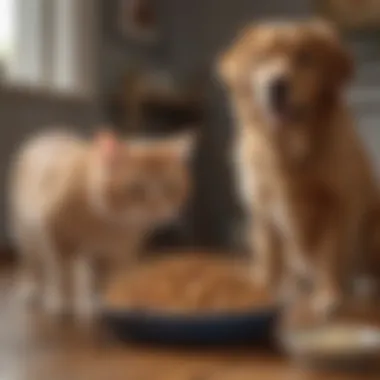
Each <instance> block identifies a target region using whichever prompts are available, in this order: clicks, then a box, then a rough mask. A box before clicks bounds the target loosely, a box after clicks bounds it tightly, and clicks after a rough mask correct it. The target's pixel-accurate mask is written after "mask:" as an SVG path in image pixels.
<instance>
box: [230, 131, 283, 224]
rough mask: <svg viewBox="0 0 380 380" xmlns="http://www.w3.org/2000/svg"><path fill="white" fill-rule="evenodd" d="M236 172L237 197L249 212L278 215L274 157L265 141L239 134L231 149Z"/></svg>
mask: <svg viewBox="0 0 380 380" xmlns="http://www.w3.org/2000/svg"><path fill="white" fill-rule="evenodd" d="M234 161H235V171H236V174H237V184H238V191H239V195H240V199H241V201H242V203H243V206H244V207H245V208H246V209H247V211H248V212H250V211H251V210H253V209H255V211H256V212H260V210H266V212H268V210H270V213H271V214H272V217H274V218H276V219H277V217H278V210H277V209H278V207H277V205H278V203H279V201H280V192H281V185H280V184H279V183H278V182H279V175H278V173H277V169H276V163H275V157H274V156H273V155H271V152H270V150H269V149H268V147H267V146H266V142H265V141H264V140H260V139H253V138H250V136H247V135H242V136H240V137H239V138H238V139H237V141H236V145H235V151H234Z"/></svg>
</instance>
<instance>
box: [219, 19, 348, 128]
mask: <svg viewBox="0 0 380 380" xmlns="http://www.w3.org/2000/svg"><path fill="white" fill-rule="evenodd" d="M218 65H219V67H218V69H219V70H218V71H219V74H220V76H221V78H222V80H223V82H224V83H225V84H226V85H227V87H228V88H229V91H230V93H231V95H232V96H233V97H234V98H235V99H237V100H238V101H239V104H240V105H242V106H243V108H244V109H250V110H251V111H250V112H254V115H255V116H256V117H257V116H259V117H260V118H262V119H264V120H265V121H267V122H268V123H269V124H276V125H278V124H281V125H282V124H289V123H293V122H301V121H302V120H304V119H305V118H307V117H308V115H311V114H315V113H316V112H319V111H320V109H321V107H322V106H323V105H324V104H326V102H331V101H332V100H333V99H335V98H336V97H338V96H339V95H340V93H341V91H342V88H343V87H344V85H345V84H346V83H347V81H348V80H349V79H350V77H351V73H352V62H351V60H350V58H349V56H348V54H347V52H346V51H345V49H344V48H343V46H342V44H341V42H340V40H339V37H338V35H337V33H336V32H335V31H334V29H333V28H332V27H331V26H330V25H328V24H327V23H325V22H323V21H309V22H301V21H300V22H294V23H293V22H291V23H273V24H263V25H257V26H253V27H249V28H248V29H246V30H245V31H244V32H243V34H242V36H241V37H240V38H239V39H238V40H237V42H235V43H234V44H233V46H232V47H231V48H230V49H229V50H228V51H227V52H225V54H224V55H223V56H222V58H221V59H220V60H219V62H218Z"/></svg>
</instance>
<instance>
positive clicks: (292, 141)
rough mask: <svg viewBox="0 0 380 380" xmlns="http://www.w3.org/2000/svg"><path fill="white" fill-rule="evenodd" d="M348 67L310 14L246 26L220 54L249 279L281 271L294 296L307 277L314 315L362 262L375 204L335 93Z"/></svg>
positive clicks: (284, 287) (372, 185)
mask: <svg viewBox="0 0 380 380" xmlns="http://www.w3.org/2000/svg"><path fill="white" fill-rule="evenodd" d="M351 66H352V63H351V61H350V59H349V57H348V56H347V54H346V52H345V50H344V48H343V47H342V45H341V43H340V41H339V38H338V36H337V35H336V33H335V31H334V30H333V29H332V28H331V26H330V25H327V24H325V23H324V22H321V21H318V20H316V21H310V22H304V21H302V22H294V23H293V22H284V23H272V24H271V23H269V24H263V25H254V26H252V27H249V28H247V29H246V30H245V31H244V33H243V35H242V36H241V37H239V39H238V40H237V42H236V43H234V44H233V46H232V47H231V48H230V49H228V51H227V52H226V53H225V54H224V56H223V57H222V58H221V59H220V61H219V72H220V74H221V77H222V78H223V81H224V83H225V84H226V86H227V88H228V91H229V95H230V98H231V103H232V108H233V111H234V114H235V117H236V127H237V129H236V132H237V139H236V144H235V153H236V156H235V157H236V161H237V170H238V172H239V173H240V175H239V179H238V182H239V185H240V189H241V195H242V199H243V200H244V204H245V206H246V209H247V210H248V211H249V212H250V214H251V219H252V226H251V228H250V229H249V238H250V240H251V243H252V251H253V252H254V254H255V271H254V276H255V279H256V280H257V281H259V282H260V283H264V284H266V285H269V286H273V285H275V284H276V283H277V282H278V279H282V280H283V281H280V288H279V290H281V291H286V293H288V290H289V292H290V293H291V294H293V295H294V294H295V293H294V291H295V290H297V289H299V288H298V285H296V279H297V278H298V279H303V280H305V281H306V282H308V283H309V284H310V283H311V284H312V285H313V296H312V298H311V300H312V304H313V307H314V309H315V310H316V311H318V312H321V313H322V314H323V315H324V313H325V312H327V311H329V310H331V307H332V306H334V305H337V302H339V301H341V300H342V296H343V294H344V293H345V291H346V286H347V282H348V281H349V280H352V278H353V276H354V275H355V274H357V272H358V271H359V270H360V269H362V270H365V269H364V267H367V269H368V263H369V261H368V257H365V255H366V248H365V241H366V239H365V238H366V237H367V236H366V233H367V232H368V231H369V230H368V221H369V220H370V219H371V218H372V214H373V213H374V212H375V210H376V208H377V207H378V206H377V205H378V188H377V184H376V181H375V178H374V175H373V173H372V168H371V165H370V162H369V159H368V157H367V154H366V152H365V149H364V148H363V146H362V143H361V142H360V140H359V138H358V137H357V134H356V132H355V129H354V126H353V123H352V118H351V116H350V113H349V111H348V109H347V107H346V105H345V104H344V101H343V99H342V92H343V88H344V85H345V84H346V83H347V81H348V80H349V78H350V76H351V71H352V67H351ZM277 80H280V81H283V82H282V83H285V84H286V86H287V89H286V90H287V93H286V95H287V98H284V99H283V100H284V102H283V104H278V98H276V96H280V95H281V94H280V95H279V93H278V92H277V93H274V92H272V93H270V91H271V89H272V90H273V89H274V86H275V85H276V81H277ZM277 83H278V82H277ZM276 102H277V103H276ZM276 107H277V108H276ZM278 267H280V272H279V271H278ZM275 268H277V269H275Z"/></svg>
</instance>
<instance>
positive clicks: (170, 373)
mask: <svg viewBox="0 0 380 380" xmlns="http://www.w3.org/2000/svg"><path fill="white" fill-rule="evenodd" d="M10 289H11V282H10V279H9V276H2V277H1V278H0V379H1V380H26V379H27V380H34V379H35V380H45V379H46V380H77V379H78V380H98V379H99V380H100V379H101V380H103V379H104V380H118V379H127V380H254V379H257V380H314V379H315V380H329V379H331V380H340V379H342V380H350V379H355V380H366V379H368V380H369V379H380V374H377V375H376V374H372V375H369V374H368V375H362V374H340V375H339V374H320V373H313V372H307V371H305V370H301V369H299V368H297V367H296V366H294V365H292V364H290V363H289V361H288V360H287V359H286V358H284V357H281V356H278V355H274V354H268V353H266V354H265V353H259V352H257V351H246V350H245V351H244V350H241V351H235V352H228V351H225V352H221V351H219V352H194V351H193V352H181V351H174V350H172V351H165V350H164V349H157V348H148V347H132V346H130V347H127V346H122V345H119V344H117V343H116V342H113V341H111V340H109V339H105V336H104V335H103V334H100V333H99V331H100V330H96V332H90V331H86V330H83V329H80V328H78V327H74V326H73V325H72V324H70V323H62V322H61V323H56V322H53V321H52V320H49V319H48V318H46V317H43V316H41V315H37V314H31V312H30V311H29V312H27V310H26V309H25V306H23V305H20V304H19V303H18V302H15V300H14V299H12V297H11V292H10Z"/></svg>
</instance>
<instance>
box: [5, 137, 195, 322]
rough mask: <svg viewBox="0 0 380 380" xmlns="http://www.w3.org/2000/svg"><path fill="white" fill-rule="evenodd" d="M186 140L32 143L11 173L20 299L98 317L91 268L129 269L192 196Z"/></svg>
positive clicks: (189, 143) (38, 140) (12, 228)
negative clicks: (24, 295) (29, 296)
mask: <svg viewBox="0 0 380 380" xmlns="http://www.w3.org/2000/svg"><path fill="white" fill-rule="evenodd" d="M192 146H193V137H192V136H190V135H189V134H187V135H182V136H179V137H171V138H165V139H160V140H151V141H147V140H141V141H135V140H127V141H120V140H118V139H117V138H116V137H115V136H114V135H113V134H112V133H111V132H108V131H102V132H99V133H98V134H97V135H96V136H95V137H94V138H93V139H92V140H88V141H87V140H83V139H80V138H78V137H77V136H75V135H73V134H69V133H67V132H50V133H44V134H41V135H39V136H36V137H33V138H31V139H30V140H29V141H27V142H26V143H25V144H23V146H22V147H21V148H20V150H19V152H18V154H17V156H16V157H15V160H14V163H13V165H12V167H11V169H10V189H9V206H10V210H9V211H10V215H9V216H10V232H11V234H12V237H13V238H14V241H15V244H16V246H17V248H18V249H19V250H20V257H21V265H22V272H23V274H22V282H23V285H22V286H23V288H24V290H25V291H32V292H33V293H35V295H40V296H41V297H42V298H41V300H42V302H43V304H44V305H45V307H46V308H47V310H49V311H51V312H54V313H61V312H66V311H74V313H76V314H77V315H78V316H92V315H93V313H94V311H95V310H94V306H95V305H94V285H95V284H94V282H95V277H96V274H95V273H94V268H95V264H96V261H97V260H98V259H100V258H101V259H103V264H102V265H105V266H107V265H108V264H109V265H112V264H113V262H114V261H115V260H116V263H118V265H119V264H122V263H123V262H124V263H125V262H127V261H128V260H131V258H133V256H134V255H135V254H136V253H137V251H138V249H139V246H140V245H141V243H142V242H143V241H144V239H145V238H146V234H148V233H149V232H150V231H151V230H152V229H153V228H154V227H156V226H157V225H159V224H162V223H165V222H167V221H169V220H170V219H171V218H174V217H176V216H177V215H178V213H179V212H180V209H181V207H182V206H183V205H184V203H185V201H186V199H187V198H188V195H189V191H190V178H189V165H188V158H189V155H190V154H191V151H192Z"/></svg>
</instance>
